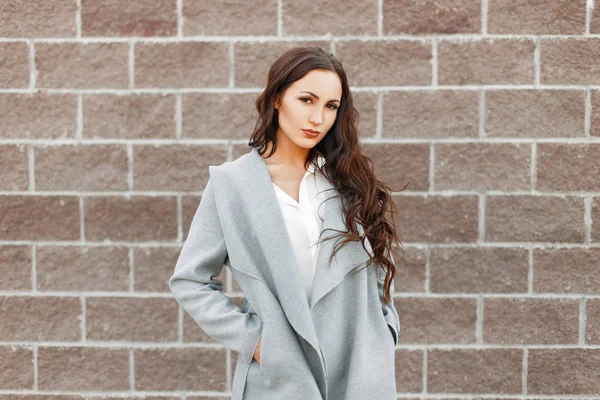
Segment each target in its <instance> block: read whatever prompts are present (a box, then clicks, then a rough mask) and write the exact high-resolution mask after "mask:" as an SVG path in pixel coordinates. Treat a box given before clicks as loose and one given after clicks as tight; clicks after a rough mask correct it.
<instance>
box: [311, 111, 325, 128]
mask: <svg viewBox="0 0 600 400" xmlns="http://www.w3.org/2000/svg"><path fill="white" fill-rule="evenodd" d="M310 122H312V123H313V124H315V125H318V124H322V123H323V110H316V111H315V112H313V113H312V115H311V116H310Z"/></svg>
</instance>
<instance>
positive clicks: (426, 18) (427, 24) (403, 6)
mask: <svg viewBox="0 0 600 400" xmlns="http://www.w3.org/2000/svg"><path fill="white" fill-rule="evenodd" d="M383 32H384V35H400V34H408V35H429V34H445V35H448V34H453V33H463V34H464V33H480V32H481V3H480V2H478V1H477V2H476V1H469V0H445V1H443V2H440V1H435V0H425V1H418V2H415V1H412V0H399V1H386V2H384V3H383Z"/></svg>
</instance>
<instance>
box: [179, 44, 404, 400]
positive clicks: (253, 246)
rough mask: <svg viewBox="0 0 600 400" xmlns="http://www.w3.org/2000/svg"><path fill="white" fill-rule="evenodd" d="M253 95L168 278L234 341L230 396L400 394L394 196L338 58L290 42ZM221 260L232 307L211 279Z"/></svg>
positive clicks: (219, 336) (219, 334)
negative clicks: (376, 163)
mask: <svg viewBox="0 0 600 400" xmlns="http://www.w3.org/2000/svg"><path fill="white" fill-rule="evenodd" d="M256 107H257V109H258V114H259V120H258V122H257V124H256V127H255V130H254V132H253V134H252V137H251V140H250V143H249V145H250V147H251V150H250V151H249V152H248V153H246V154H244V155H242V156H241V157H239V158H237V159H236V160H234V161H231V162H225V163H223V164H221V165H219V166H209V180H208V182H207V184H206V187H205V188H204V192H203V195H202V199H201V201H200V205H199V206H198V209H197V211H196V214H195V216H194V218H193V220H192V223H191V226H190V230H189V234H188V237H187V240H186V241H185V243H184V245H183V248H182V251H181V254H180V256H179V259H178V260H177V264H176V266H175V271H174V274H173V276H172V277H171V278H170V280H169V287H170V289H171V291H172V293H173V295H174V296H175V298H176V299H177V301H178V302H179V303H180V304H181V306H182V307H183V309H184V310H185V311H186V312H187V313H189V314H190V315H191V316H192V317H193V318H194V320H195V321H196V322H197V323H198V324H199V325H200V327H201V328H202V329H203V330H204V331H205V332H206V333H207V334H208V335H210V336H211V337H212V338H214V339H215V340H217V341H218V342H220V343H221V344H223V345H224V346H226V347H227V348H230V349H232V350H234V351H235V352H237V353H238V358H237V364H236V368H235V374H234V378H233V384H232V389H231V392H232V400H241V399H243V400H254V399H257V400H258V399H260V400H265V399H268V400H275V399H277V400H278V399H285V400H295V399H307V400H312V399H322V400H344V399H345V400H355V399H356V400H359V399H360V400H364V399H378V400H387V399H390V400H391V399H395V398H396V385H395V368H394V366H395V364H394V359H395V345H396V343H397V341H398V337H399V333H400V321H399V318H398V313H397V312H396V309H395V307H394V303H393V299H392V296H393V292H394V276H395V273H396V266H395V264H394V260H393V257H392V246H393V242H397V243H398V244H399V242H400V241H399V239H398V236H397V233H396V230H395V224H394V218H393V214H394V213H395V212H396V208H395V206H394V204H393V202H392V200H391V196H390V188H389V187H388V186H386V185H384V184H383V183H382V182H380V181H378V180H377V179H376V177H375V175H374V173H373V166H372V163H371V160H370V159H369V158H368V157H366V156H365V155H363V153H362V150H361V147H360V143H359V140H358V133H357V128H356V123H357V120H358V112H357V110H356V109H355V108H354V106H353V102H352V94H351V93H350V89H349V86H348V82H347V79H346V74H345V72H344V70H343V68H342V64H341V63H340V61H339V60H337V59H336V58H335V57H334V56H333V55H332V54H331V53H327V52H325V51H323V50H322V49H321V48H319V47H297V48H293V49H291V50H289V51H287V52H286V53H285V54H283V55H282V56H281V57H280V58H279V59H278V60H277V61H276V62H275V63H274V64H273V65H272V67H271V69H270V71H269V75H268V81H267V85H266V89H265V90H264V92H263V93H262V94H261V95H260V96H259V97H258V98H257V100H256ZM388 217H389V218H388ZM331 231H332V232H333V233H334V234H333V235H328V233H329V232H331ZM223 265H227V266H228V267H229V268H230V270H231V272H232V274H233V278H234V279H235V280H236V282H237V283H238V284H239V286H240V289H241V290H242V292H243V294H244V296H245V302H244V305H243V307H242V308H241V309H240V308H239V307H237V306H236V305H235V304H234V303H233V302H232V301H231V300H230V299H229V298H228V297H226V296H225V295H223V293H222V291H221V290H222V288H223V284H222V282H221V281H219V280H217V279H215V277H216V276H218V275H219V274H220V272H221V270H222V267H223Z"/></svg>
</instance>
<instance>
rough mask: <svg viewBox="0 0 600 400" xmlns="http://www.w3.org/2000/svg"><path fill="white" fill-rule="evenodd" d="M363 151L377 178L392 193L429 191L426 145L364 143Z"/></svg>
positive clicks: (427, 147) (427, 150)
mask: <svg viewBox="0 0 600 400" xmlns="http://www.w3.org/2000/svg"><path fill="white" fill-rule="evenodd" d="M362 147H363V151H364V153H365V155H366V156H367V157H369V158H370V159H371V160H372V161H373V167H374V170H375V175H376V176H377V179H379V180H381V181H383V182H384V183H386V184H387V185H390V186H391V187H392V191H400V190H401V189H402V188H403V187H405V186H406V185H408V187H407V188H406V189H405V190H420V191H427V190H428V189H429V145H428V144H364V145H363V146H362Z"/></svg>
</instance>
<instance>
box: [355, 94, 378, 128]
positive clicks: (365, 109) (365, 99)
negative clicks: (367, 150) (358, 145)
mask: <svg viewBox="0 0 600 400" xmlns="http://www.w3.org/2000/svg"><path fill="white" fill-rule="evenodd" d="M377 97H378V95H377V93H371V92H354V93H352V101H353V102H354V107H355V108H356V109H357V110H358V114H359V118H358V124H357V127H358V134H359V136H360V137H374V136H375V134H376V130H377V107H378V106H377Z"/></svg>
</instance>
